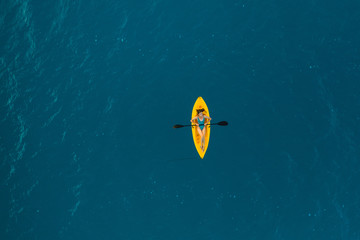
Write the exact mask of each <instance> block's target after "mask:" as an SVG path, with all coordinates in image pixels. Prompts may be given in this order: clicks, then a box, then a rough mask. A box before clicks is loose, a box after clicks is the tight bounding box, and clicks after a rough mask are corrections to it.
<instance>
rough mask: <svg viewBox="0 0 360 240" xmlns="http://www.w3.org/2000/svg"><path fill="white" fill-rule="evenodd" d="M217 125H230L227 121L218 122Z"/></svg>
mask: <svg viewBox="0 0 360 240" xmlns="http://www.w3.org/2000/svg"><path fill="white" fill-rule="evenodd" d="M217 125H220V126H227V125H228V122H227V121H222V122H218V123H217Z"/></svg>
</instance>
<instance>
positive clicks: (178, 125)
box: [173, 124, 184, 128]
mask: <svg viewBox="0 0 360 240" xmlns="http://www.w3.org/2000/svg"><path fill="white" fill-rule="evenodd" d="M182 127H184V125H180V124H176V125H174V126H173V128H182Z"/></svg>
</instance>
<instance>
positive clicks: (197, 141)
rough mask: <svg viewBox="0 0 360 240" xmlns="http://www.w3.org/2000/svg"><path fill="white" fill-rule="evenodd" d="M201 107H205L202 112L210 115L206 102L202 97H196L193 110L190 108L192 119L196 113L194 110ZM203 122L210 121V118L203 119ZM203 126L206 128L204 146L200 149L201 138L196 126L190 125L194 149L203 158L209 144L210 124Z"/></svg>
mask: <svg viewBox="0 0 360 240" xmlns="http://www.w3.org/2000/svg"><path fill="white" fill-rule="evenodd" d="M202 108H203V109H205V111H204V112H203V114H204V115H206V116H208V117H210V113H209V109H208V107H207V106H206V103H205V101H204V99H202V97H198V99H197V100H196V102H195V104H194V107H193V110H192V114H191V119H193V118H194V117H195V116H196V115H197V111H196V110H197V109H202ZM205 123H210V120H208V119H205ZM205 128H206V130H205V147H204V151H203V150H202V149H201V138H200V135H199V133H198V130H197V127H196V126H195V127H191V131H192V135H193V139H194V143H195V147H196V150H197V151H198V153H199V155H200V157H201V158H204V155H205V153H206V150H207V148H208V145H209V140H210V126H205Z"/></svg>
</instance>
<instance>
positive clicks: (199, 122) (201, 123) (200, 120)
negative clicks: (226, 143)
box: [190, 108, 211, 151]
mask: <svg viewBox="0 0 360 240" xmlns="http://www.w3.org/2000/svg"><path fill="white" fill-rule="evenodd" d="M196 111H197V115H196V116H195V117H194V118H193V119H191V120H190V122H192V123H195V124H196V126H197V127H196V128H197V131H198V133H199V135H200V137H201V146H200V148H201V150H203V151H204V150H205V133H206V127H205V126H206V125H207V124H208V123H205V119H208V120H209V121H211V118H210V117H208V116H206V115H204V113H203V112H204V111H205V109H203V108H202V109H196Z"/></svg>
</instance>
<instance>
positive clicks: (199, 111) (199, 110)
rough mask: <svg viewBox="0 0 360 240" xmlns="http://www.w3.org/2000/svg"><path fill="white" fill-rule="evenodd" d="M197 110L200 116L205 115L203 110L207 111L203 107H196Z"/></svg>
mask: <svg viewBox="0 0 360 240" xmlns="http://www.w3.org/2000/svg"><path fill="white" fill-rule="evenodd" d="M196 111H197V114H198V115H199V116H203V115H204V113H203V112H205V109H203V108H201V109H196Z"/></svg>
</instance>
